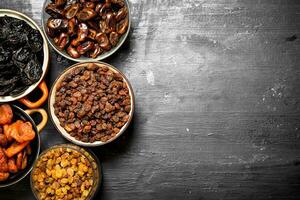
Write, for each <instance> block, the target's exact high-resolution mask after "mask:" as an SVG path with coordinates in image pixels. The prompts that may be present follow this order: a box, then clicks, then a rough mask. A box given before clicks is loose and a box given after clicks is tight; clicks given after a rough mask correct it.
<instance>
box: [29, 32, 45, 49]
mask: <svg viewBox="0 0 300 200" xmlns="http://www.w3.org/2000/svg"><path fill="white" fill-rule="evenodd" d="M27 38H28V40H27V42H28V45H29V46H30V48H31V51H32V52H39V51H41V50H42V48H43V38H42V36H41V34H40V33H39V31H38V30H34V29H32V30H31V31H29V33H28V35H27Z"/></svg>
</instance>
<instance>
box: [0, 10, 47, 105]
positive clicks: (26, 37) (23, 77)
mask: <svg viewBox="0 0 300 200" xmlns="http://www.w3.org/2000/svg"><path fill="white" fill-rule="evenodd" d="M48 62H49V49H48V44H47V39H46V37H45V36H44V34H43V32H42V30H41V29H40V28H39V27H38V25H37V24H36V23H35V22H34V21H33V20H32V19H30V18H29V17H28V16H26V15H24V14H22V13H20V12H17V11H14V10H8V9H0V102H10V101H15V100H19V101H20V102H22V103H23V104H25V105H26V106H27V107H30V108H36V107H39V106H40V105H41V104H42V103H43V102H45V101H46V100H47V97H48V89H47V86H46V83H45V82H44V81H43V79H44V76H45V74H46V72H47V69H48ZM37 87H39V88H40V89H41V91H42V93H43V95H42V97H41V98H40V99H39V100H38V101H36V102H31V101H30V100H29V99H27V98H26V96H27V95H28V94H29V93H31V92H32V91H33V90H34V89H35V88H37Z"/></svg>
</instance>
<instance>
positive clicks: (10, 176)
mask: <svg viewBox="0 0 300 200" xmlns="http://www.w3.org/2000/svg"><path fill="white" fill-rule="evenodd" d="M33 113H39V114H40V115H41V116H42V120H41V122H40V123H39V124H38V125H36V124H35V122H34V121H33V119H32V118H31V117H30V115H31V114H33ZM47 120H48V116H47V113H46V111H45V110H44V109H30V110H23V109H21V108H19V107H17V106H15V105H11V104H0V188H1V187H7V186H10V185H13V184H15V183H17V182H19V181H20V180H22V179H23V178H24V177H25V176H26V175H27V174H28V173H29V172H30V171H31V169H32V166H33V163H34V162H35V160H36V159H37V158H38V155H39V152H40V136H39V133H40V132H41V130H42V129H43V128H44V127H45V125H46V123H47Z"/></svg>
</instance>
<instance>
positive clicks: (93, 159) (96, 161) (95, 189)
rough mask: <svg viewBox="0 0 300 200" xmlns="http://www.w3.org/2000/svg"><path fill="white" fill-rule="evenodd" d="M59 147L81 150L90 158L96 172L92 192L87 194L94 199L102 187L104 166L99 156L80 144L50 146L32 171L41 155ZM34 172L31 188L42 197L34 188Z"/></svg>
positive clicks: (80, 151) (94, 172)
mask: <svg viewBox="0 0 300 200" xmlns="http://www.w3.org/2000/svg"><path fill="white" fill-rule="evenodd" d="M57 148H68V149H72V150H75V151H77V152H79V153H80V154H81V155H83V156H84V157H86V158H87V159H88V161H89V162H90V164H91V166H92V168H93V174H94V176H93V183H94V184H93V187H92V189H91V192H90V193H89V195H88V196H87V198H86V200H90V199H93V197H94V196H95V195H96V194H97V192H98V191H99V188H100V186H101V183H102V168H101V163H100V161H99V159H98V158H97V156H96V155H95V154H94V153H92V152H91V151H89V150H86V149H83V148H81V147H78V146H75V145H72V144H60V145H55V146H52V147H50V148H49V149H47V150H45V151H43V152H42V153H41V154H40V156H39V158H38V159H37V160H36V161H35V162H34V164H33V168H32V171H34V169H35V167H36V164H37V162H38V160H39V159H40V158H41V156H43V155H44V154H46V153H47V152H49V151H50V150H53V149H57ZM32 174H33V173H31V175H30V186H31V190H32V192H33V194H34V196H35V198H36V199H40V198H39V196H38V192H37V191H36V190H35V189H34V183H33V179H32Z"/></svg>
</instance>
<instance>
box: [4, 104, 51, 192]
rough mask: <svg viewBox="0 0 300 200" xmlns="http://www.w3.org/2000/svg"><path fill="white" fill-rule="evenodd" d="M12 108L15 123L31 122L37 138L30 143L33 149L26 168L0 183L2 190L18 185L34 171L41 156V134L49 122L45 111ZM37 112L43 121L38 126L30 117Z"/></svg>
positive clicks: (13, 106) (12, 106)
mask: <svg viewBox="0 0 300 200" xmlns="http://www.w3.org/2000/svg"><path fill="white" fill-rule="evenodd" d="M10 106H11V108H12V110H13V114H14V121H15V120H16V119H22V120H24V121H29V122H30V123H31V124H32V128H33V130H34V132H35V137H34V139H33V140H32V141H30V147H31V150H32V153H31V155H30V156H28V161H27V166H26V168H25V169H24V170H21V171H19V172H17V173H16V174H13V175H10V177H9V178H8V179H7V180H6V181H3V182H0V188H3V187H8V186H11V185H13V184H15V183H18V182H19V181H21V180H22V179H23V178H25V177H26V175H27V174H29V172H30V171H31V169H32V166H33V163H34V162H35V160H36V159H37V158H38V156H39V153H40V146H41V139H40V133H41V131H42V129H43V128H44V127H45V125H46V123H47V120H48V115H47V113H46V111H45V110H44V109H29V110H23V109H21V108H19V107H18V106H15V105H10ZM35 112H38V113H40V115H41V116H42V121H41V122H40V124H38V125H36V124H35V123H34V121H33V119H32V118H31V117H30V114H32V113H35Z"/></svg>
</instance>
